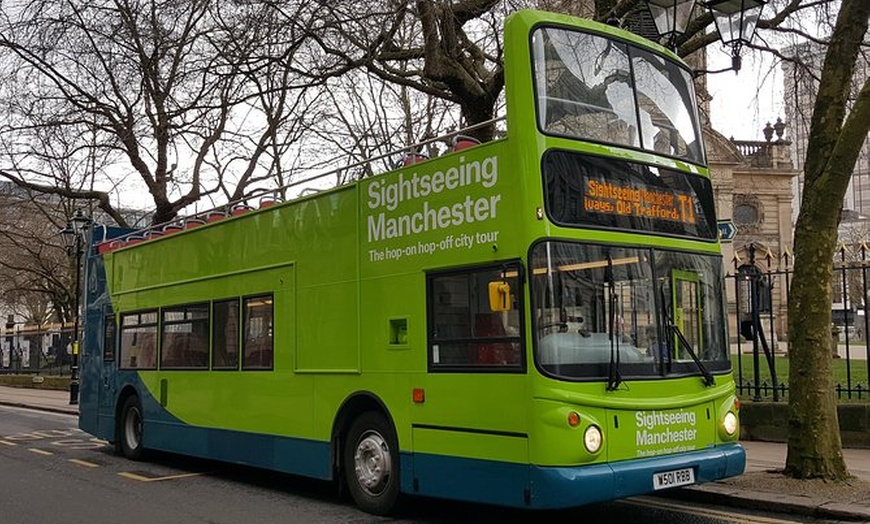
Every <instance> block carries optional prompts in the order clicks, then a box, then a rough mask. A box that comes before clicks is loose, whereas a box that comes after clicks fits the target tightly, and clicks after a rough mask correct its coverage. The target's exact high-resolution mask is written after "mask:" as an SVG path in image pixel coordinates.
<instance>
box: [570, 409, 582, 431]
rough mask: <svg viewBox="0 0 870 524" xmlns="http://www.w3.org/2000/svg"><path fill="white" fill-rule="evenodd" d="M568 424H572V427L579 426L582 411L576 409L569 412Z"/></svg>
mask: <svg viewBox="0 0 870 524" xmlns="http://www.w3.org/2000/svg"><path fill="white" fill-rule="evenodd" d="M568 425H569V426H571V427H572V428H576V427H577V426H579V425H580V413H577V412H576V411H572V412H571V413H568Z"/></svg>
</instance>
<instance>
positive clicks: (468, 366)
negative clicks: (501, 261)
mask: <svg viewBox="0 0 870 524" xmlns="http://www.w3.org/2000/svg"><path fill="white" fill-rule="evenodd" d="M518 275H519V271H518V267H517V268H515V269H508V270H506V269H505V267H504V266H496V267H493V266H487V267H483V268H473V269H463V270H457V271H450V272H442V273H437V274H432V275H430V276H429V278H428V281H429V282H428V295H427V299H428V304H429V306H428V307H429V350H430V351H429V369H430V370H433V371H435V370H437V371H459V370H469V371H470V370H476V369H482V368H483V369H485V368H492V369H503V370H511V371H518V370H522V368H523V364H524V360H523V358H522V355H523V344H522V340H523V337H522V329H521V326H522V324H521V318H520V311H521V307H520V305H521V303H522V300H521V297H520V296H519V293H521V290H522V284H521V283H520V281H519V278H518ZM493 283H495V285H493ZM493 302H495V303H496V306H497V307H495V308H493ZM493 309H495V310H493Z"/></svg>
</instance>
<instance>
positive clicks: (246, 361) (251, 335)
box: [242, 295, 274, 370]
mask: <svg viewBox="0 0 870 524" xmlns="http://www.w3.org/2000/svg"><path fill="white" fill-rule="evenodd" d="M244 313H245V334H244V340H243V346H242V369H266V370H268V369H272V365H273V356H274V351H273V348H274V345H273V340H272V325H273V324H272V321H273V318H272V296H271V295H265V296H257V297H249V298H246V299H245V300H244Z"/></svg>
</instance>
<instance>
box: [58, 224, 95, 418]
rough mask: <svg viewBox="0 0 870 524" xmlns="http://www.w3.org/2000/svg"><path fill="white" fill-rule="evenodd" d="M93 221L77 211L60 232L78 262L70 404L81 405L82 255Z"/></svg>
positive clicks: (76, 269) (70, 252)
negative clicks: (80, 302) (80, 296)
mask: <svg viewBox="0 0 870 524" xmlns="http://www.w3.org/2000/svg"><path fill="white" fill-rule="evenodd" d="M90 223H91V220H90V219H89V218H88V217H86V216H84V215H83V214H82V210H81V209H76V214H75V216H73V217H72V218H71V219H70V221H69V222H67V225H66V227H65V228H64V229H62V230H61V231H60V234H61V237H62V238H63V241H64V244H65V245H66V249H67V254H69V256H73V255H75V260H76V267H75V271H76V280H75V298H74V299H73V313H74V314H75V321H74V323H73V344H72V362H71V365H70V380H69V403H70V404H78V403H79V377H78V371H79V295H80V294H81V278H80V277H81V271H82V254H83V251H84V250H83V246H84V238H85V233H86V232H87V229H88V225H90Z"/></svg>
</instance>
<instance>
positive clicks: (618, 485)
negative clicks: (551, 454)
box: [531, 444, 746, 508]
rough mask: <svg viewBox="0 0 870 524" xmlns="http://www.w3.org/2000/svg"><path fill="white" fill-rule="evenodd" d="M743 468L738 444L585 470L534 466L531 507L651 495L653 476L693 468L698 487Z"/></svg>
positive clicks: (583, 468)
mask: <svg viewBox="0 0 870 524" xmlns="http://www.w3.org/2000/svg"><path fill="white" fill-rule="evenodd" d="M745 466H746V453H745V451H744V450H743V446H741V445H740V444H729V445H722V446H717V447H715V448H708V449H705V450H701V451H693V452H689V453H681V454H679V455H665V456H661V457H655V458H647V459H636V460H627V461H622V462H612V463H610V464H598V465H593V466H584V467H570V468H545V467H537V466H533V467H532V486H533V488H532V498H531V506H532V507H535V508H563V507H570V506H579V505H583V504H589V503H591V502H600V501H605V500H612V499H617V498H622V497H630V496H633V495H642V494H644V493H650V492H652V491H653V475H654V474H655V473H658V472H662V471H671V470H675V469H683V468H692V469H694V472H695V482H696V483H699V484H700V483H703V482H710V481H713V480H718V479H722V478H726V477H733V476H736V475H740V474H741V473H743V469H744V468H745Z"/></svg>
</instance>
